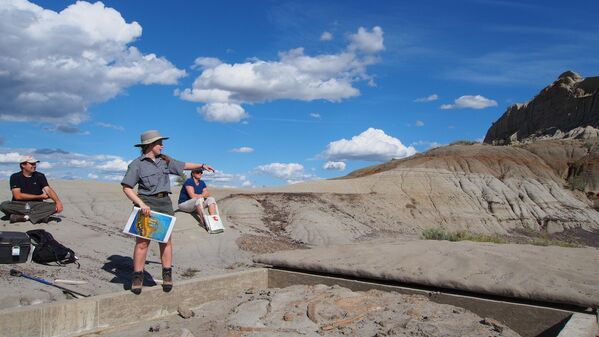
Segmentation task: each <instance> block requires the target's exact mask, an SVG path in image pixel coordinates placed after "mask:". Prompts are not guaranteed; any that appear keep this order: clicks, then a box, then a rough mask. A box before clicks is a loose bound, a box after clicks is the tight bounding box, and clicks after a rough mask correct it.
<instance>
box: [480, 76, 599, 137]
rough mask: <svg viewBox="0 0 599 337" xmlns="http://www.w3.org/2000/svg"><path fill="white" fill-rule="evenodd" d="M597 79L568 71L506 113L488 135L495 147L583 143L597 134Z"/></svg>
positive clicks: (598, 116)
mask: <svg viewBox="0 0 599 337" xmlns="http://www.w3.org/2000/svg"><path fill="white" fill-rule="evenodd" d="M598 92H599V77H587V78H584V79H583V78H582V77H581V76H580V75H578V74H576V73H574V72H572V71H567V72H565V73H563V74H561V75H560V76H559V78H558V79H557V80H556V81H555V82H553V83H552V84H551V85H549V86H548V87H546V88H545V89H543V90H541V92H540V93H539V94H538V95H537V96H536V97H535V98H534V99H533V100H532V101H530V102H528V103H525V104H515V105H512V106H511V107H509V108H508V109H507V111H506V112H505V113H504V114H503V116H501V117H500V118H499V119H498V120H497V121H496V122H495V123H493V125H492V126H491V128H490V129H489V130H488V131H487V135H486V136H485V140H484V142H485V143H487V144H494V145H507V144H513V143H521V142H529V141H532V140H535V139H539V138H540V139H545V138H555V139H568V138H569V139H574V138H575V139H582V138H594V137H597V136H598V134H599V132H598V130H597V128H599V97H598V95H599V94H598Z"/></svg>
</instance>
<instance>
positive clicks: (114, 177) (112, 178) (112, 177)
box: [102, 174, 123, 181]
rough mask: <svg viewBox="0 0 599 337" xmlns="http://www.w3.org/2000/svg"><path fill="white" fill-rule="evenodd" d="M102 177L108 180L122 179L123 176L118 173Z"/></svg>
mask: <svg viewBox="0 0 599 337" xmlns="http://www.w3.org/2000/svg"><path fill="white" fill-rule="evenodd" d="M102 179H104V180H108V181H122V180H123V176H122V175H118V174H110V175H105V176H103V177H102Z"/></svg>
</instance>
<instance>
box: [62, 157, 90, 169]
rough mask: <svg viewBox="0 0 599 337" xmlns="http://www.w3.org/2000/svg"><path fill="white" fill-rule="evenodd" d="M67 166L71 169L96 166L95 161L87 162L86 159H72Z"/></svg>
mask: <svg viewBox="0 0 599 337" xmlns="http://www.w3.org/2000/svg"><path fill="white" fill-rule="evenodd" d="M67 165H68V166H69V167H80V168H81V167H92V166H94V162H93V161H89V160H85V159H70V160H69V161H67Z"/></svg>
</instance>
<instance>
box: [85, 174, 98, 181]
mask: <svg viewBox="0 0 599 337" xmlns="http://www.w3.org/2000/svg"><path fill="white" fill-rule="evenodd" d="M87 177H88V178H89V179H93V180H97V179H98V178H100V177H99V176H98V175H97V174H93V173H88V174H87Z"/></svg>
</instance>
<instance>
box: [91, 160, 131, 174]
mask: <svg viewBox="0 0 599 337" xmlns="http://www.w3.org/2000/svg"><path fill="white" fill-rule="evenodd" d="M128 165H129V162H128V161H125V160H123V159H121V158H115V159H112V160H109V161H107V162H105V163H103V164H100V165H98V169H99V170H102V171H109V172H124V171H127V166H128Z"/></svg>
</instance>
